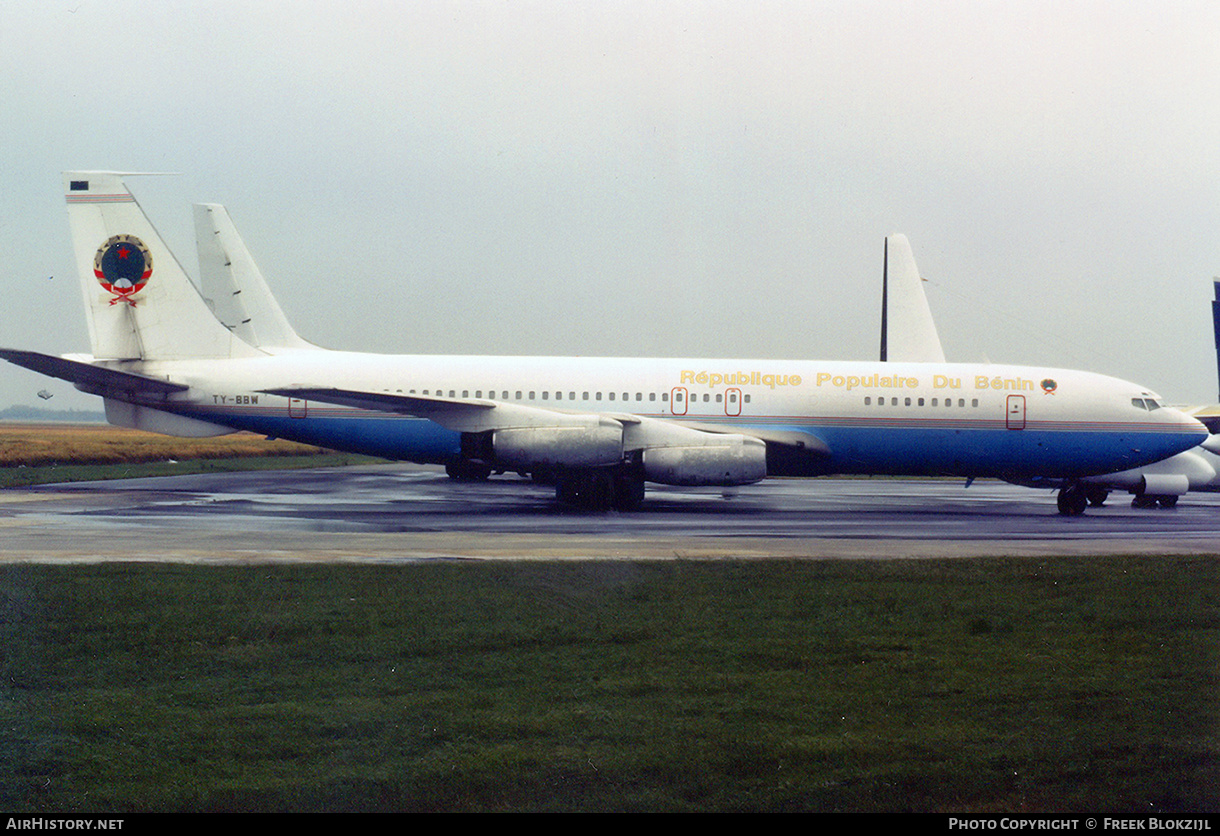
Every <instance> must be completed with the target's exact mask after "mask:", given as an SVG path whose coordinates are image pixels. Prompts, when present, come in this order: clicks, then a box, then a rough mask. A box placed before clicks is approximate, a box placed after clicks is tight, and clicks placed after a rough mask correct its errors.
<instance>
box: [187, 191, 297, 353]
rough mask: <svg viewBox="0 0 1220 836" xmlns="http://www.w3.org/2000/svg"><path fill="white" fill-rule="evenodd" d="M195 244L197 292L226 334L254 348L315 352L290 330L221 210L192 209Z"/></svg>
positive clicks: (200, 205)
mask: <svg viewBox="0 0 1220 836" xmlns="http://www.w3.org/2000/svg"><path fill="white" fill-rule="evenodd" d="M195 243H196V246H197V247H198V249H199V284H200V291H201V292H202V293H203V296H204V298H205V299H206V300H207V301H208V302H209V303H210V304H211V306H212V311H213V312H214V313H215V314H216V318H217V319H219V320H220V321H221V322H222V323H224V325H225V327H226V328H228V329H229V330H230V331H232V332H233V333H234V334H236V335H237V336H238V337H240V338H241V339H242V340H244V341H245V342H247V343H249V344H250V345H252V346H255V347H257V348H313V347H314V346H313V345H312V344H311V343H309V342H306V341H305V340H303V339H301V338H300V337H299V336H297V332H296V331H295V330H293V328H292V325H290V324H289V322H288V318H287V317H286V316H284V312H283V310H281V309H280V306H279V303H278V302H276V301H275V297H274V296H272V294H271V289H270V288H268V287H267V282H266V280H264V279H263V274H262V272H261V271H260V270H259V269H258V265H257V264H255V262H254V258H253V257H252V256H251V255H250V251H249V250H248V249H246V244H245V242H244V241H242V239H241V236H240V235H239V234H238V233H237V227H235V226H234V225H233V220H232V219H231V218H230V217H229V213H228V211H227V210H226V209H225V208H224V207H223V206H221V205H220V204H218V203H198V204H196V205H195Z"/></svg>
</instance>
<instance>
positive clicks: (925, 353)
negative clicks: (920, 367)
mask: <svg viewBox="0 0 1220 836" xmlns="http://www.w3.org/2000/svg"><path fill="white" fill-rule="evenodd" d="M883 283H884V286H883V290H882V312H881V359H882V360H883V361H884V360H891V361H894V362H907V363H943V362H945V352H944V349H942V348H941V345H940V335H939V334H937V332H936V322H935V321H933V319H932V310H931V308H929V307H928V297H927V296H926V295H925V294H924V290H923V279H921V278H920V277H919V268H918V267H916V266H915V256H914V255H913V254H912V253H911V245H910V243H908V241H907V239H906V236H905V235H891V236H890V237H889V238H887V239H885V269H884V273H883Z"/></svg>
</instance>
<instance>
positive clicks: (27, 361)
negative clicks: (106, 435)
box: [0, 348, 190, 397]
mask: <svg viewBox="0 0 1220 836" xmlns="http://www.w3.org/2000/svg"><path fill="white" fill-rule="evenodd" d="M0 358H2V359H4V360H8V361H9V362H10V363H13V364H15V365H18V366H22V367H23V368H27V369H30V370H31V371H35V372H38V373H39V374H45V375H49V376H50V377H58V378H59V379H60V380H66V381H68V382H70V383H75V384H76V385H77V387H78V388H80V389H81V390H83V391H85V392H89V393H91V394H95V395H102V396H103V397H108V396H110V395H112V394H116V393H124V394H126V395H127V396H128V397H130V396H131V395H132V394H135V395H157V396H165V395H168V394H170V393H171V392H183V391H185V390H187V389H189V388H190V387H189V386H186V385H185V384H182V383H171V382H170V381H168V380H161V379H159V378H155V377H148V376H147V375H142V374H134V373H132V372H124V371H119V370H118V369H110V368H106V367H105V366H98V365H94V364H93V363H85V362H82V361H80V360H69V359H68V358H66V357H55V356H53V355H51V354H39V353H38V352H36V351H21V350H19V349H14V348H0Z"/></svg>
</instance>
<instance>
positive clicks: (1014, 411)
mask: <svg viewBox="0 0 1220 836" xmlns="http://www.w3.org/2000/svg"><path fill="white" fill-rule="evenodd" d="M1006 420H1007V426H1008V429H1010V430H1023V429H1025V396H1024V395H1009V396H1008V417H1007V419H1006Z"/></svg>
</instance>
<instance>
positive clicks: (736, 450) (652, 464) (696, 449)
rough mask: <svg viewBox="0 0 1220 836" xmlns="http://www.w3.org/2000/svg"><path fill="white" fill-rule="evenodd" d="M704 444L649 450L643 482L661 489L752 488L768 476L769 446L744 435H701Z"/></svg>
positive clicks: (645, 457) (646, 449)
mask: <svg viewBox="0 0 1220 836" xmlns="http://www.w3.org/2000/svg"><path fill="white" fill-rule="evenodd" d="M702 435H703V438H702V439H701V442H702V443H699V444H694V445H684V446H668V447H648V448H645V449H644V452H643V457H642V458H643V464H644V478H645V479H647V480H648V481H650V482H659V483H660V484H662V485H686V486H696V485H726V486H727V485H749V484H751V483H753V482H758V481H760V480H762V479H763V478H765V477H766V475H767V445H766V444H764V443H763V442H761V441H759V440H758V439H757V438H749V437H747V436H743V435H707V434H702Z"/></svg>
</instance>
